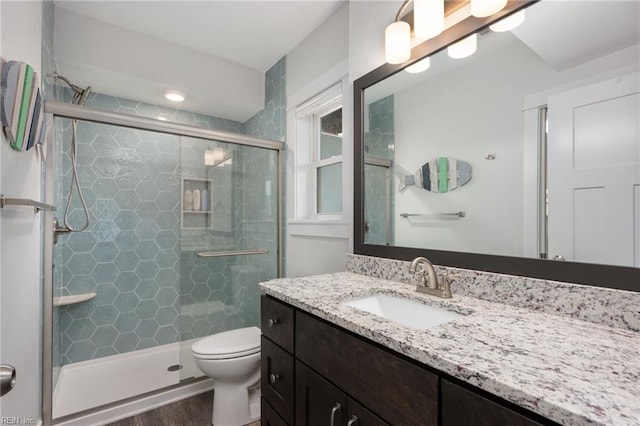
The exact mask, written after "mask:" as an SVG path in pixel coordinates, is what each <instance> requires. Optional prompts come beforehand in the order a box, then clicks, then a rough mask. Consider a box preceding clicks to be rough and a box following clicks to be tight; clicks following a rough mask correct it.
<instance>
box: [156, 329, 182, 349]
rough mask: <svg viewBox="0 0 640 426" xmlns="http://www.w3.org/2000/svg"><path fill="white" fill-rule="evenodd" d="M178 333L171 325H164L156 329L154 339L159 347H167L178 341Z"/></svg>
mask: <svg viewBox="0 0 640 426" xmlns="http://www.w3.org/2000/svg"><path fill="white" fill-rule="evenodd" d="M178 336H179V333H178V331H177V330H176V329H175V327H173V326H172V325H165V326H162V327H160V328H159V329H158V331H157V332H156V334H155V336H154V338H155V339H156V342H158V344H159V345H168V344H169V343H174V342H177V341H178Z"/></svg>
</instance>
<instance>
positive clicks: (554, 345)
mask: <svg viewBox="0 0 640 426" xmlns="http://www.w3.org/2000/svg"><path fill="white" fill-rule="evenodd" d="M260 287H261V289H262V290H263V291H264V292H265V293H266V294H268V295H271V296H273V297H275V298H277V299H280V300H282V301H284V302H286V303H289V304H291V305H293V306H295V307H297V308H300V309H302V310H305V311H307V312H310V313H312V314H314V315H316V316H318V317H320V318H323V319H326V320H328V321H330V322H332V323H334V324H336V325H338V326H341V327H343V328H345V329H347V330H350V331H352V332H354V333H356V334H358V335H360V336H363V337H366V338H368V339H370V340H373V341H375V342H378V343H380V344H382V345H384V346H386V347H388V348H390V349H392V350H394V351H397V352H399V353H401V354H404V355H406V356H408V357H410V358H412V359H415V360H417V361H420V362H422V363H424V364H426V365H429V366H431V367H433V368H435V369H438V370H441V371H443V372H445V373H447V374H449V375H451V376H453V377H457V378H458V379H461V380H463V381H465V382H468V383H470V384H472V385H474V386H477V387H479V388H481V389H484V390H486V391H488V392H490V393H492V394H494V395H497V396H499V397H501V398H503V399H505V400H507V401H511V402H513V403H515V404H517V405H519V406H521V407H524V408H527V409H529V410H531V411H533V412H535V413H538V414H540V415H542V416H544V417H546V418H549V419H551V420H553V421H556V422H558V423H560V424H563V425H594V424H595V425H616V426H620V425H640V399H639V398H640V396H639V395H640V334H639V333H635V332H633V331H627V330H622V329H616V328H609V327H605V326H602V325H597V324H593V323H588V322H584V321H580V320H577V319H572V318H565V317H560V316H556V315H552V314H544V313H539V312H533V311H529V310H527V309H523V308H517V307H513V306H509V305H502V304H498V303H492V302H487V301H484V300H479V299H474V298H470V297H465V296H461V295H456V294H455V293H454V296H453V298H452V299H440V298H437V297H433V296H428V295H423V294H420V293H417V292H416V291H415V287H414V286H411V285H408V284H403V283H398V282H394V281H387V280H382V279H378V278H372V277H368V276H365V275H359V274H354V273H350V272H343V273H337V274H327V275H316V276H311V277H304V278H281V279H275V280H271V281H268V282H265V283H261V284H260ZM376 292H382V293H386V294H395V295H399V296H402V297H406V298H410V299H413V300H416V301H421V302H422V303H425V304H427V305H431V306H436V307H441V308H445V309H448V310H452V311H455V312H458V313H461V314H465V316H463V317H462V318H459V319H457V320H455V321H451V322H448V323H446V324H442V325H439V326H437V327H434V328H431V329H429V330H417V329H411V328H408V327H405V326H402V325H399V324H397V323H394V322H391V321H388V320H386V319H384V318H382V317H379V316H376V315H373V314H369V313H367V312H364V311H361V310H358V309H356V308H353V307H350V306H346V305H343V304H341V302H342V301H344V300H348V299H350V298H353V297H358V296H363V295H367V294H371V293H376Z"/></svg>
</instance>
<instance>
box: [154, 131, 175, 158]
mask: <svg viewBox="0 0 640 426" xmlns="http://www.w3.org/2000/svg"><path fill="white" fill-rule="evenodd" d="M155 143H156V147H157V148H158V150H159V151H160V152H162V153H165V154H173V153H175V152H176V151H178V138H177V137H176V136H172V135H163V134H159V135H157V136H156V142H155Z"/></svg>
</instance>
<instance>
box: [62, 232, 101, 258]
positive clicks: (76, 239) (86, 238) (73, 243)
mask: <svg viewBox="0 0 640 426" xmlns="http://www.w3.org/2000/svg"><path fill="white" fill-rule="evenodd" d="M66 243H67V246H68V247H69V248H70V249H71V250H73V251H74V252H75V253H83V252H84V253H88V252H90V251H91V250H92V249H93V247H94V246H95V245H96V239H95V238H93V235H91V234H90V233H89V232H76V233H73V234H71V235H68V236H67V240H66Z"/></svg>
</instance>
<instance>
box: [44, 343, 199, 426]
mask: <svg viewBox="0 0 640 426" xmlns="http://www.w3.org/2000/svg"><path fill="white" fill-rule="evenodd" d="M195 340H197V339H193V340H191V341H184V342H179V343H172V344H169V345H163V346H157V347H154V348H149V349H142V350H138V351H134V352H128V353H125V354H119V355H113V356H109V357H104V358H99V359H95V360H89V361H83V362H77V363H74V364H70V365H65V366H63V367H62V368H61V369H60V375H59V377H58V381H57V384H56V387H55V390H54V392H53V418H54V423H58V422H56V421H55V419H61V418H63V417H66V416H71V415H73V414H76V413H80V412H84V411H86V410H95V412H94V413H88V415H89V416H90V417H95V420H94V421H91V422H90V423H86V421H87V419H86V417H85V416H82V417H83V420H82V421H83V422H84V423H82V422H81V423H75V422H74V421H72V420H70V421H68V422H67V421H65V420H66V419H61V420H62V422H60V423H59V424H64V425H74V424H78V425H80V424H82V425H89V424H96V425H98V424H104V423H106V422H109V421H115V420H118V419H119V418H125V417H129V416H131V415H135V414H138V413H141V412H144V411H147V410H150V409H152V408H155V407H158V406H161V405H164V404H166V403H169V402H172V400H171V399H170V400H166V401H161V400H162V398H160V402H158V398H157V397H149V398H143V399H142V400H141V401H143V400H145V399H146V400H147V401H148V404H145V403H144V401H143V403H142V404H140V403H139V401H138V403H133V402H136V401H123V400H127V399H132V398H135V397H137V396H140V395H144V394H149V393H150V392H154V391H158V390H161V389H164V388H167V387H171V386H175V385H178V384H179V383H180V381H181V380H184V379H188V378H194V377H200V376H202V373H201V372H200V370H198V368H197V367H196V365H195V362H194V361H193V357H192V355H191V345H192V344H193V343H194V342H195ZM176 364H181V365H182V367H183V368H182V369H181V370H178V371H168V370H167V368H168V367H169V366H172V365H176ZM199 386H200V387H199V388H198V389H200V388H202V390H199V392H202V391H204V390H207V388H208V387H212V383H210V381H207V383H206V384H204V385H203V384H200V385H199ZM203 386H204V388H203ZM168 393H170V392H168ZM195 393H198V392H195ZM195 393H194V392H191V393H190V394H185V395H184V396H179V395H180V392H178V393H177V394H176V392H173V393H170V394H171V398H173V400H179V399H181V398H185V397H187V396H190V395H191V394H195ZM176 395H178V397H176ZM119 401H123V402H126V403H125V404H122V405H120V406H119V404H117V403H118V402H119ZM127 406H129V409H126V408H125V409H124V410H123V407H127ZM98 407H101V408H102V407H104V408H105V409H104V410H101V409H99V408H98ZM100 411H102V412H103V415H99V414H100V413H99V412H100ZM109 412H110V413H111V414H109ZM96 414H98V415H97V416H96ZM105 415H106V417H105ZM100 419H102V421H101V420H100ZM78 420H80V419H78Z"/></svg>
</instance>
